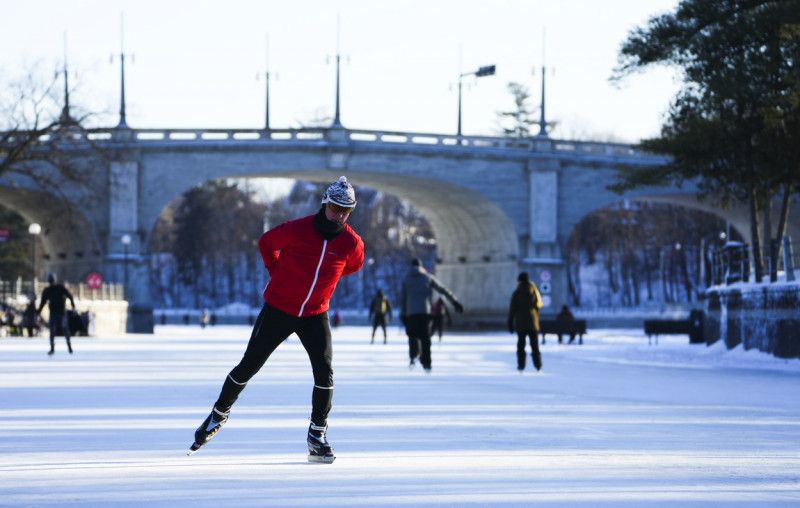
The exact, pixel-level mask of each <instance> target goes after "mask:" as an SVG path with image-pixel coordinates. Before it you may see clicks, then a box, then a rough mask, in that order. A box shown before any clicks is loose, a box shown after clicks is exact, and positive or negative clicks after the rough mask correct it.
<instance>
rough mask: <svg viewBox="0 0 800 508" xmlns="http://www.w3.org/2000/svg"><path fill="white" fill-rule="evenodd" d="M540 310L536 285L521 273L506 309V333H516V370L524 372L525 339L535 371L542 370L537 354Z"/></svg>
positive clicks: (524, 273)
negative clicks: (527, 340)
mask: <svg viewBox="0 0 800 508" xmlns="http://www.w3.org/2000/svg"><path fill="white" fill-rule="evenodd" d="M541 308H542V296H541V295H540V294H539V289H538V288H537V287H536V284H534V283H533V282H531V281H530V280H529V279H528V273H527V272H522V273H520V274H519V277H517V288H516V289H515V290H514V293H513V294H512V295H511V304H510V305H509V308H508V331H509V332H510V333H514V331H516V332H517V369H518V370H519V371H520V372H522V371H523V370H525V337H526V336H527V337H529V340H530V344H531V357H532V358H533V366H534V367H536V370H542V355H541V353H540V352H539V341H538V334H539V309H541Z"/></svg>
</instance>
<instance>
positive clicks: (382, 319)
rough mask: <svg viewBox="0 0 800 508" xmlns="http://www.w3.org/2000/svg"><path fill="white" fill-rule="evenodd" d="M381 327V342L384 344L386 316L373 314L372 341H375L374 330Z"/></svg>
mask: <svg viewBox="0 0 800 508" xmlns="http://www.w3.org/2000/svg"><path fill="white" fill-rule="evenodd" d="M379 326H380V327H381V329H382V330H383V342H384V343H386V314H375V317H374V318H372V340H373V341H374V340H375V330H377V329H378V327H379Z"/></svg>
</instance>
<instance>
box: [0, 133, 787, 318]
mask: <svg viewBox="0 0 800 508" xmlns="http://www.w3.org/2000/svg"><path fill="white" fill-rule="evenodd" d="M73 141H75V140H73ZM77 141H78V148H74V150H84V152H85V162H84V164H85V171H86V175H88V179H87V180H86V181H84V182H82V183H80V184H77V183H70V182H66V181H65V182H62V183H61V184H60V185H58V186H57V187H58V189H59V191H60V192H61V193H63V194H64V195H66V196H67V197H68V198H69V199H70V201H71V202H73V203H75V204H77V206H72V207H68V208H64V206H63V205H62V204H61V202H60V201H59V200H58V199H56V197H55V196H53V195H50V194H49V193H47V192H43V191H42V190H39V188H37V187H36V186H35V185H34V184H33V183H32V182H26V181H24V180H23V181H20V180H19V179H17V180H16V181H15V182H14V183H13V186H12V185H11V183H10V182H8V181H4V179H0V200H1V201H2V203H3V204H4V205H5V206H8V207H9V208H11V209H13V210H15V211H16V212H18V213H19V214H21V215H22V216H23V217H24V218H25V219H27V220H29V221H30V222H38V223H40V224H42V226H43V235H42V240H43V242H44V245H45V250H46V252H47V253H48V254H49V258H48V259H47V260H46V262H45V269H47V270H55V271H57V272H58V273H59V274H61V277H62V278H64V279H68V280H82V279H83V278H84V277H85V276H86V274H87V273H88V272H90V271H100V272H101V273H103V274H104V275H105V277H106V279H107V280H114V281H121V280H122V270H123V269H124V270H126V272H127V273H128V274H129V275H128V286H129V293H128V295H129V300H130V301H131V308H132V309H133V316H132V317H133V319H132V321H131V325H130V326H129V329H130V330H131V331H138V332H149V331H152V326H153V325H152V312H150V311H151V310H152V308H151V307H152V304H151V303H150V302H151V297H150V287H149V273H148V256H147V254H148V252H147V251H146V249H147V245H148V243H149V237H150V235H151V233H152V231H153V228H154V225H155V223H156V219H157V217H158V216H159V214H160V213H161V212H162V210H163V209H164V207H165V206H167V204H168V203H169V202H170V201H171V200H172V199H174V198H175V197H176V196H178V195H180V194H181V193H183V192H184V191H186V190H187V189H189V188H190V187H192V186H193V185H196V184H198V183H201V182H204V181H208V180H213V179H217V178H264V177H266V178H269V177H281V178H293V179H298V180H308V181H313V182H321V183H328V182H331V181H334V180H335V179H336V178H338V177H339V176H340V175H342V174H344V175H347V177H348V180H349V181H350V182H352V183H353V184H354V185H355V187H356V192H358V189H359V188H360V187H368V188H373V189H379V190H381V191H383V192H387V193H391V194H394V195H396V196H398V197H400V198H401V199H404V200H407V201H408V202H410V203H411V204H413V206H414V207H415V208H417V209H418V210H420V211H421V213H422V214H423V215H424V216H425V218H426V219H427V220H428V222H429V223H430V224H431V226H432V228H433V231H434V233H435V235H436V240H437V245H438V258H439V260H440V261H439V263H438V265H437V266H436V267H435V272H436V274H437V276H439V277H440V278H441V280H442V281H443V282H444V283H445V284H446V285H447V286H449V287H450V288H452V289H453V290H454V292H455V293H456V294H457V295H459V297H460V298H461V299H462V300H463V302H464V305H465V307H466V309H467V313H466V314H465V316H466V318H468V319H470V318H471V319H474V320H481V319H483V318H484V317H486V316H494V317H495V318H496V317H497V316H498V315H502V314H504V313H505V312H506V309H507V305H508V299H509V295H510V293H511V291H512V290H513V288H514V287H515V281H516V276H517V274H518V272H519V271H521V270H527V271H528V272H530V274H531V277H532V280H534V281H536V282H537V283H538V284H539V285H540V289H542V292H543V297H544V300H545V304H546V307H545V309H544V311H545V312H548V311H551V310H557V308H558V307H560V305H561V304H562V303H564V302H565V301H566V299H567V283H566V270H565V264H564V261H563V256H562V250H563V248H564V245H565V243H566V241H567V239H568V238H569V235H570V234H571V232H572V230H573V228H574V227H575V225H576V224H577V223H578V222H579V221H580V220H581V219H582V218H583V217H585V216H586V215H588V214H589V213H591V212H593V211H594V210H597V209H600V208H603V207H605V206H607V205H609V204H611V203H615V202H618V201H620V200H621V199H623V198H624V199H656V200H663V201H669V202H674V203H679V204H682V205H685V206H690V207H695V208H701V209H704V210H706V211H710V212H713V213H716V214H718V215H720V216H722V217H724V218H725V219H726V220H728V221H730V222H731V224H732V225H733V226H734V227H736V228H738V229H739V230H740V231H747V230H748V229H747V215H746V214H745V213H743V211H742V210H729V211H726V212H722V211H720V210H715V209H710V208H709V207H708V206H707V205H704V204H701V203H699V202H697V200H696V199H695V197H694V190H695V189H694V188H693V187H692V186H689V187H684V188H683V189H676V188H670V187H659V188H650V189H641V190H637V191H634V192H630V193H627V194H626V195H625V196H619V195H616V194H614V193H612V192H610V191H608V190H607V189H606V185H608V184H609V183H611V182H612V181H613V177H614V173H615V168H616V167H617V166H618V165H620V164H625V165H632V166H642V165H651V164H659V163H663V162H664V159H663V158H661V157H656V156H653V155H649V154H645V153H642V152H638V151H636V150H635V149H633V148H632V147H630V146H627V145H620V144H609V143H587V142H573V141H561V140H554V139H549V138H547V137H535V138H527V139H511V138H494V137H474V136H452V135H438V134H421V133H404V132H376V131H366V130H350V129H345V128H343V127H341V126H332V127H330V128H319V129H294V130H275V129H270V130H247V129H228V130H220V129H207V130H202V129H201V130H197V129H194V130H177V129H164V130H156V129H129V128H116V129H104V130H103V129H101V130H94V131H90V133H89V134H88V135H86V137H85V139H83V140H80V139H79V140H77ZM81 141H84V143H80V142H81ZM90 145H91V146H90ZM42 171H44V172H46V171H48V168H42ZM53 177H54V178H57V175H55V173H53ZM7 178H8V177H5V179H7ZM792 233H794V234H795V235H796V234H797V231H794V232H792V231H790V234H792ZM123 235H129V237H130V238H131V239H132V241H131V242H130V244H129V245H127V246H124V245H123V244H122V242H121V241H120V239H121V238H122V237H123ZM795 237H796V236H795ZM40 273H41V272H40Z"/></svg>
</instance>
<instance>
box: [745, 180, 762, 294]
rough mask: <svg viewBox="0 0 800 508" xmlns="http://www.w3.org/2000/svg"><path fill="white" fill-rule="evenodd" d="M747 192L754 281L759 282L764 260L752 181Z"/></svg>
mask: <svg viewBox="0 0 800 508" xmlns="http://www.w3.org/2000/svg"><path fill="white" fill-rule="evenodd" d="M749 194H750V195H749V199H748V201H749V203H748V204H749V208H750V246H751V247H752V250H753V269H754V271H755V277H756V282H761V273H762V269H763V266H764V262H763V260H762V259H761V229H760V223H759V220H758V196H756V188H755V185H754V184H753V183H752V182H751V183H750V193H749ZM742 282H746V281H742Z"/></svg>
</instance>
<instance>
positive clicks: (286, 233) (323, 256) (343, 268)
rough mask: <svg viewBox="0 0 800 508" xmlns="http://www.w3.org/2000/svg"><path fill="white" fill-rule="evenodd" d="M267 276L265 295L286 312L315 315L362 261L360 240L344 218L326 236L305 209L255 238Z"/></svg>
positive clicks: (324, 309) (322, 309) (326, 307)
mask: <svg viewBox="0 0 800 508" xmlns="http://www.w3.org/2000/svg"><path fill="white" fill-rule="evenodd" d="M258 250H259V251H260V252H261V257H262V258H263V259H264V267H266V269H267V271H268V272H269V274H270V277H271V279H270V281H269V283H268V284H267V287H265V288H264V301H265V302H267V303H268V304H270V305H271V306H273V307H275V308H276V309H278V310H281V311H283V312H285V313H287V314H291V315H293V316H298V317H306V316H314V315H317V314H321V313H323V312H325V311H326V310H328V305H329V303H330V299H331V295H333V290H334V289H336V283H337V282H339V278H340V277H342V276H343V275H349V274H351V273H354V272H357V271H358V270H360V269H361V266H362V265H363V264H364V242H363V241H362V240H361V237H360V236H358V235H357V234H356V233H355V231H353V229H352V228H351V227H350V226H348V225H347V224H345V225H344V231H342V232H341V233H340V234H339V235H337V236H336V238H333V239H332V240H325V239H324V238H323V237H322V235H320V234H319V233H318V232H317V230H316V229H315V228H314V216H313V215H309V216H308V217H303V218H300V219H296V220H291V221H288V222H284V223H283V224H281V225H280V226H277V227H275V228H273V229H271V230H269V231H267V232H266V233H264V234H263V235H261V238H260V239H259V240H258Z"/></svg>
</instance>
